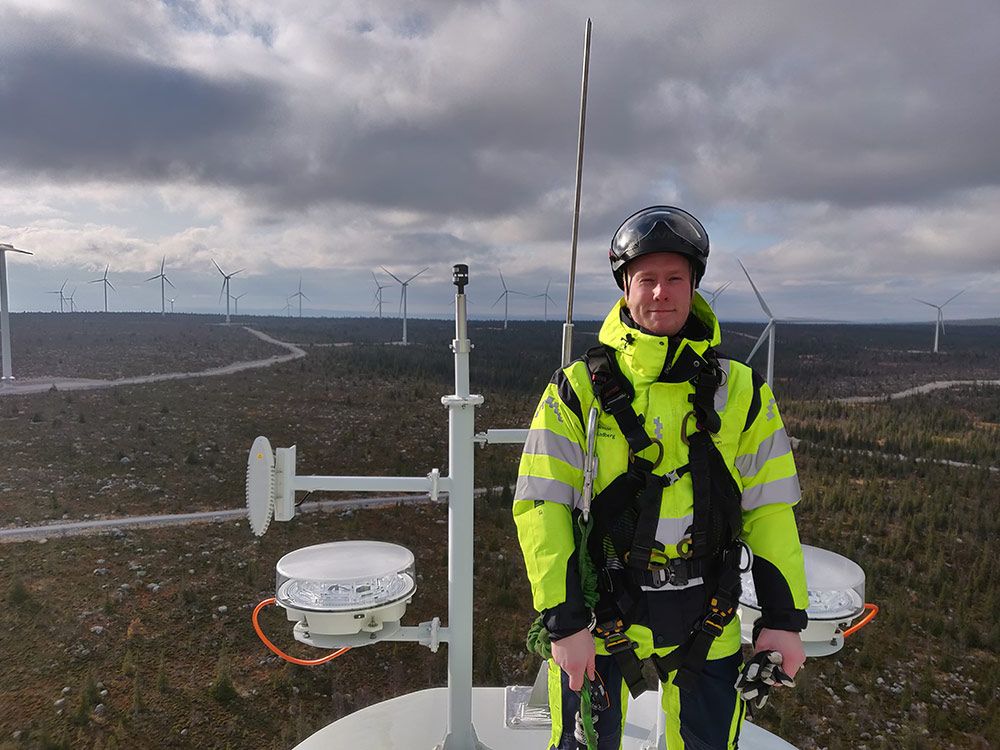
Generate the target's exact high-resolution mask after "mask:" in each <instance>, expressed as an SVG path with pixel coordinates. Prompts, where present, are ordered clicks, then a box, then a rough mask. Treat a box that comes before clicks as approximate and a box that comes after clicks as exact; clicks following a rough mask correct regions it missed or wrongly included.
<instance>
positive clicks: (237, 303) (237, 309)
mask: <svg viewBox="0 0 1000 750" xmlns="http://www.w3.org/2000/svg"><path fill="white" fill-rule="evenodd" d="M246 296H247V293H246V292H243V294H237V295H235V296H234V297H233V315H239V314H240V297H246Z"/></svg>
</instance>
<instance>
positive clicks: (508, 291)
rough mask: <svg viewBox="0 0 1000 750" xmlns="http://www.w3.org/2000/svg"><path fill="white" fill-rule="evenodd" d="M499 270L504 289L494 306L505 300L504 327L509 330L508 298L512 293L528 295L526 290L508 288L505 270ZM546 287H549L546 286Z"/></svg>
mask: <svg viewBox="0 0 1000 750" xmlns="http://www.w3.org/2000/svg"><path fill="white" fill-rule="evenodd" d="M497 271H498V272H499V273H500V285H501V286H502V287H503V291H502V292H500V296H499V297H497V299H496V302H494V303H493V305H492V307H496V306H497V305H498V304H499V303H500V300H503V329H504V330H505V331H506V330H507V300H508V298H509V297H510V295H512V294H520V295H521V296H522V297H524V296H527V295H525V293H524V292H515V291H514V290H513V289H508V288H507V282H506V281H504V278H503V271H500V269H497ZM545 288H546V289H548V287H545Z"/></svg>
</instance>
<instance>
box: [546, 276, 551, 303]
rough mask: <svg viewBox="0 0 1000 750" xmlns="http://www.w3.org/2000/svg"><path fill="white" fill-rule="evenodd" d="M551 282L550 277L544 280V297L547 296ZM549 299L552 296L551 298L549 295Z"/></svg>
mask: <svg viewBox="0 0 1000 750" xmlns="http://www.w3.org/2000/svg"><path fill="white" fill-rule="evenodd" d="M551 284H552V279H549V280H548V281H547V282H545V296H546V297H548V296H549V286H550V285H551ZM549 299H552V298H551V297H549Z"/></svg>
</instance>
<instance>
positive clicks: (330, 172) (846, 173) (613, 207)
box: [0, 0, 1000, 309]
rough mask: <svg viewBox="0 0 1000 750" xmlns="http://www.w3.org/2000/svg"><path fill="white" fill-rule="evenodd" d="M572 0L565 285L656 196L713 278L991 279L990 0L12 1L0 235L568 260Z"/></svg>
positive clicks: (323, 254)
mask: <svg viewBox="0 0 1000 750" xmlns="http://www.w3.org/2000/svg"><path fill="white" fill-rule="evenodd" d="M588 12H589V13H591V14H592V15H593V16H594V19H595V28H594V41H593V57H592V62H591V79H590V91H589V103H588V123H587V150H586V158H585V169H584V182H583V188H584V192H583V201H582V216H581V225H580V273H581V279H587V280H588V281H587V283H586V284H584V283H581V285H580V290H581V302H580V304H581V305H587V304H591V302H587V300H588V299H589V300H592V304H593V305H594V306H597V305H603V304H604V303H605V295H603V294H601V293H598V292H597V291H596V290H597V289H599V288H600V285H601V284H604V283H609V282H608V278H607V268H606V247H607V244H608V242H609V239H610V236H611V234H612V233H613V231H614V229H615V228H616V227H617V226H618V224H619V223H620V222H621V220H622V219H623V218H625V216H627V215H628V214H630V213H632V212H633V211H634V210H636V209H637V208H639V207H641V206H643V205H648V204H652V203H660V202H675V203H679V204H681V205H684V206H685V207H688V208H690V209H691V210H692V211H693V212H694V213H695V214H696V215H698V216H699V217H700V218H702V219H703V220H704V222H705V223H706V225H707V226H708V228H709V232H710V234H711V235H712V237H713V246H714V248H715V249H714V250H713V253H715V254H714V255H713V268H712V269H711V270H710V273H713V272H718V273H719V274H720V278H721V277H723V275H724V274H731V273H733V272H736V271H738V268H737V267H736V265H735V262H734V260H733V259H734V257H735V255H736V254H737V253H739V254H741V255H742V256H746V257H748V258H751V259H753V262H754V263H755V264H756V265H758V266H766V267H768V268H769V274H770V275H771V278H772V279H773V281H774V282H775V283H776V284H778V285H780V286H781V287H782V288H787V289H793V288H795V289H805V288H806V287H807V286H808V285H814V286H815V287H816V288H817V289H819V288H820V287H822V286H823V285H826V287H827V288H828V287H829V285H830V284H831V283H839V284H843V285H844V287H845V288H848V289H850V290H851V291H850V293H851V294H855V295H857V297H858V306H859V307H858V309H861V308H862V307H863V306H864V305H865V304H868V302H867V300H869V299H870V297H871V296H872V295H874V294H875V290H878V291H879V292H880V293H883V294H884V293H886V290H890V289H893V288H897V287H900V286H901V284H902V281H901V280H902V279H906V278H913V279H917V280H918V281H919V283H921V284H930V285H934V284H937V283H941V284H951V283H953V280H954V279H955V278H957V277H958V276H959V275H960V274H961V273H966V272H967V273H982V274H986V273H994V272H993V271H992V270H991V269H992V268H993V267H994V266H993V265H991V263H994V264H995V257H996V255H997V249H998V248H997V246H996V242H995V241H993V240H992V238H993V237H995V236H998V231H1000V218H998V217H996V216H994V214H995V213H996V212H995V211H993V210H992V209H991V206H993V205H996V198H997V195H998V190H1000V186H998V184H997V182H998V179H1000V178H998V175H1000V148H998V146H1000V143H998V139H997V136H996V135H995V130H996V127H995V124H996V122H998V121H1000V97H997V96H991V95H989V94H988V91H989V86H990V81H992V76H993V73H994V72H995V71H996V70H997V69H998V68H1000V47H998V45H996V44H995V39H996V38H997V37H998V31H1000V9H998V8H997V6H996V4H995V3H994V2H987V1H986V0H970V2H968V3H962V4H960V5H957V6H954V7H951V6H949V7H944V6H941V5H939V4H937V3H932V2H930V0H921V1H920V2H903V1H902V0H891V1H889V2H884V3H878V4H868V5H864V6H861V5H859V4H857V3H837V4H830V3H828V4H820V5H817V4H802V3H799V2H793V1H792V0H769V1H768V2H766V3H756V4H743V5H735V6H734V5H733V4H731V3H721V2H697V3H696V2H693V1H692V2H672V3H669V4H650V3H644V2H638V0H635V1H627V2H622V3H617V4H616V5H615V9H614V12H613V13H611V12H609V11H608V9H607V7H606V6H605V4H600V3H585V4H579V3H572V2H569V0H564V1H562V2H553V3H545V4H538V3H528V2H525V1H516V0H498V1H497V2H463V3H457V2H440V1H432V0H426V1H424V2H419V1H413V2H407V3H405V4H399V3H398V2H390V1H389V0H377V1H375V0H372V1H364V0H356V1H354V2H347V3H336V4H330V3H329V2H326V1H325V0H322V1H321V0H295V1H294V2H293V1H292V0H277V1H276V2H270V1H269V2H265V1H264V0H242V1H241V2H217V1H216V0H171V1H170V2H164V3H160V4H142V5H135V6H132V5H129V4H126V5H124V6H123V5H122V4H120V3H117V2H112V1H111V0H79V1H78V2H72V3H71V2H68V1H64V0H32V1H31V2H28V0H10V2H8V3H7V4H5V6H4V8H3V9H0V50H2V51H0V107H2V108H3V111H4V112H5V113H9V114H8V115H7V116H5V117H4V118H3V119H0V178H2V183H3V187H0V208H2V210H3V216H4V217H5V221H7V222H8V223H9V226H8V227H0V233H2V234H4V236H5V237H8V238H10V239H15V240H18V241H20V240H24V241H26V242H27V241H31V242H35V243H40V244H39V245H38V246H40V247H44V250H45V252H44V253H43V255H42V256H41V257H42V258H44V259H45V260H41V261H39V262H40V263H43V264H44V263H54V264H60V265H62V266H66V267H69V266H72V265H73V264H77V265H81V266H84V267H87V268H91V267H97V266H100V267H103V265H104V263H105V262H106V261H105V260H104V259H105V258H107V257H109V255H110V256H113V257H114V259H115V262H116V263H117V264H119V266H120V267H121V268H122V270H123V271H124V270H125V269H135V272H136V273H139V272H140V269H141V268H145V267H148V266H150V265H151V264H153V263H154V262H156V261H158V259H159V257H162V255H163V254H168V255H170V256H171V257H172V258H175V259H176V260H175V261H174V262H176V263H177V265H178V266H179V267H180V268H189V269H191V272H192V273H195V272H196V271H195V269H198V268H201V267H203V266H205V265H209V266H210V260H211V258H213V257H214V258H217V259H218V260H219V262H226V263H232V264H236V263H239V264H246V265H247V266H248V269H249V270H248V273H249V274H255V275H256V277H259V278H261V279H263V278H265V277H267V275H268V274H269V273H272V272H274V273H284V272H285V271H288V272H295V273H297V269H306V270H308V269H313V270H314V271H317V272H318V271H329V272H330V273H334V272H337V273H341V274H347V273H357V274H359V275H361V276H363V275H365V274H366V273H367V271H368V269H370V268H371V267H372V266H373V265H375V264H376V263H378V264H385V265H390V264H394V265H395V264H399V265H406V264H412V265H413V266H414V267H415V268H416V267H419V265H420V264H428V263H431V264H433V263H438V264H440V265H441V268H442V269H445V268H446V266H447V265H448V264H450V262H453V261H456V260H461V259H469V260H470V261H471V262H473V263H477V264H482V265H483V266H484V267H488V268H495V267H498V266H502V267H503V268H504V273H505V275H507V274H509V275H510V276H511V278H514V279H517V278H518V277H519V276H523V279H524V280H525V281H532V280H534V279H537V278H540V277H542V276H543V275H544V277H548V275H549V274H552V275H553V276H556V277H558V278H562V277H564V276H565V265H566V260H567V258H568V255H569V235H570V229H571V219H572V214H571V212H572V204H573V182H574V167H575V163H574V162H575V154H576V131H577V106H578V96H579V82H580V57H581V51H582V50H581V41H582V33H581V32H582V30H583V23H584V19H585V17H586V15H587V13H588ZM450 256H455V257H450ZM755 256H756V257H755ZM442 273H444V272H443V271H442ZM490 273H492V271H491V272H490ZM591 289H593V290H594V291H589V290H591ZM348 292H349V290H348ZM587 295H592V296H590V297H587ZM609 295H611V296H613V289H611V290H610V291H609ZM366 296H367V291H366V293H365V294H363V295H362V294H359V295H358V298H357V301H356V302H354V303H351V302H349V301H345V304H359V305H360V304H362V302H361V301H360V300H361V298H362V297H366ZM416 298H419V294H418V295H417V296H416ZM364 304H367V302H365V303H364ZM800 304H802V305H804V306H808V304H810V298H809V296H808V295H806V294H804V295H803V296H802V298H801V302H800Z"/></svg>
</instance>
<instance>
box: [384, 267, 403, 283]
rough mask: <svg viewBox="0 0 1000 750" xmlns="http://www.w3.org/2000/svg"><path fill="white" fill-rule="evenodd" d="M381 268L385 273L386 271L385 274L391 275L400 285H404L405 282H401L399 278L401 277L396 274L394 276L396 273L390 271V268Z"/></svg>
mask: <svg viewBox="0 0 1000 750" xmlns="http://www.w3.org/2000/svg"><path fill="white" fill-rule="evenodd" d="M379 268H381V269H382V270H383V271H385V272H386V273H387V274H389V275H390V276H392V278H394V279H395V280H396V281H397V282H398V283H400V284H402V283H403V281H402V280H401V279H400V278H399V277H398V276H397V275H396V274H394V273H393V272H392V271H390V270H389V269H388V268H386V267H385V266H379Z"/></svg>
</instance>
